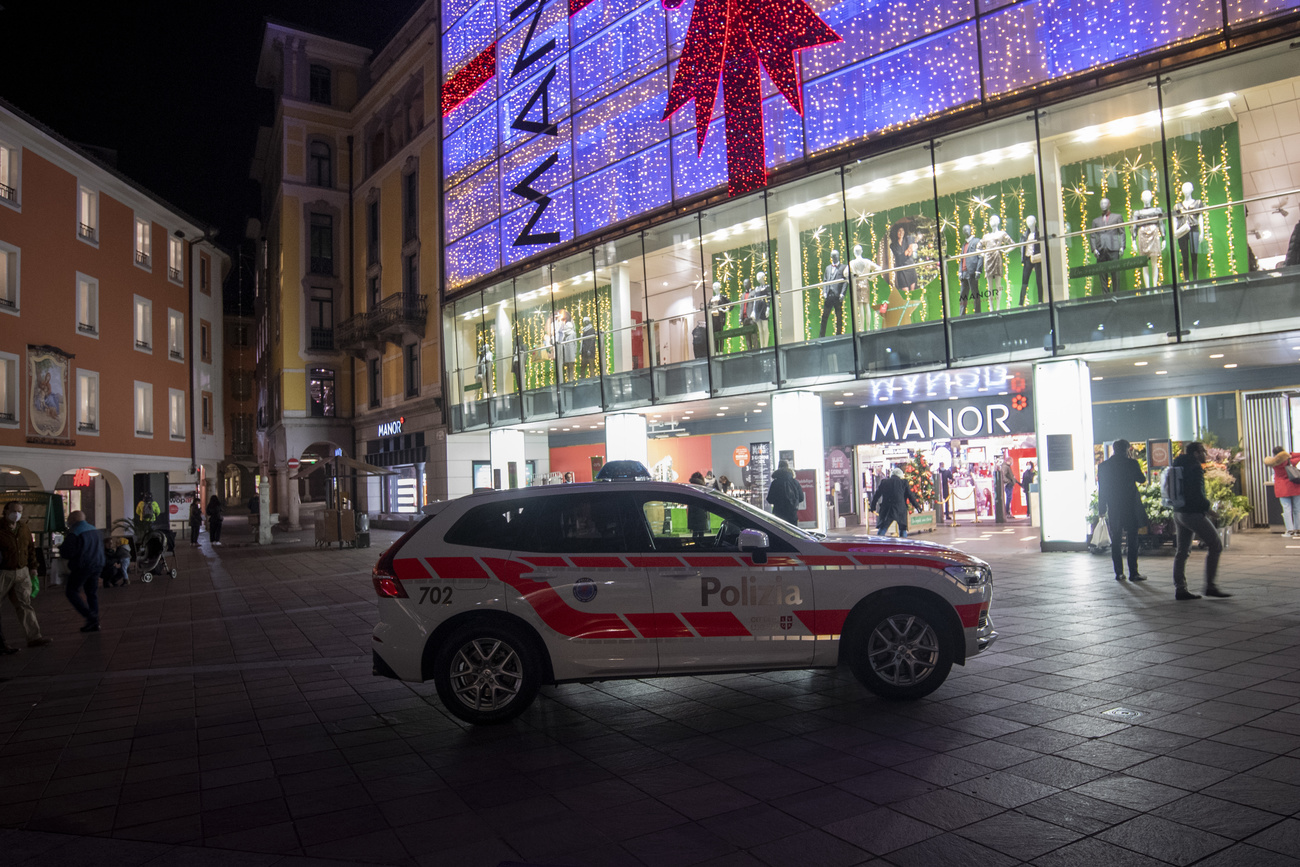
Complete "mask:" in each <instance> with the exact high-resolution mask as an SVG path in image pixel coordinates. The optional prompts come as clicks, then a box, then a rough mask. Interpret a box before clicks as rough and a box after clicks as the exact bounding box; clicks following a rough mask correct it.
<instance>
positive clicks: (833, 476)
mask: <svg viewBox="0 0 1300 867" xmlns="http://www.w3.org/2000/svg"><path fill="white" fill-rule="evenodd" d="M826 484H827V487H829V488H830V490H831V491H835V486H836V485H837V484H838V485H839V486H840V487H839V490H838V491H835V505H836V508H837V509H838V510H839V513H840V514H841V515H847V514H849V513H851V512H852V511H853V450H852V448H851V447H849V446H833V447H832V448H830V449H828V450H827V451H826Z"/></svg>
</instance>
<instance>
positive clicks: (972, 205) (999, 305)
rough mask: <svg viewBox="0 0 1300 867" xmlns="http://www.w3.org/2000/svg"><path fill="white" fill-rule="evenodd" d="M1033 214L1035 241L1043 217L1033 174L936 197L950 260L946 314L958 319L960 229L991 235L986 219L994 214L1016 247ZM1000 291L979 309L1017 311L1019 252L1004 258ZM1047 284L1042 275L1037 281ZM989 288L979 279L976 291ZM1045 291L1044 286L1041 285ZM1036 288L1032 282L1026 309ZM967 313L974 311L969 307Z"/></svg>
mask: <svg viewBox="0 0 1300 867" xmlns="http://www.w3.org/2000/svg"><path fill="white" fill-rule="evenodd" d="M1031 214H1032V215H1033V216H1035V217H1037V218H1038V226H1039V229H1038V231H1039V236H1040V237H1041V236H1042V225H1043V218H1042V216H1041V215H1040V214H1039V213H1038V190H1037V187H1036V186H1035V185H1034V176H1033V175H1022V176H1021V177H1018V178H1010V179H1008V180H1005V181H999V182H997V183H992V184H985V185H983V186H980V187H972V188H971V189H968V190H962V191H960V192H957V193H950V194H948V195H944V196H940V197H939V218H940V221H941V225H942V229H943V251H944V255H945V256H947V257H948V259H947V261H946V262H945V263H944V264H945V267H946V268H947V271H948V314H949V315H950V316H957V315H959V314H960V311H961V303H960V298H961V280H960V279H959V277H958V273H957V272H958V269H959V267H960V263H959V262H958V260H957V256H958V254H959V253H960V252H961V248H962V245H963V243H964V241H965V238H963V237H962V234H961V229H962V226H970V227H971V228H972V229H973V230H974V232H975V234H976V235H977V236H979V237H983V236H984V235H986V234H988V232H989V218H990V217H992V216H994V215H997V217H998V218H999V219H1000V220H1001V221H1002V230H1003V231H1005V232H1006V233H1007V234H1008V235H1010V236H1011V240H1012V241H1014V242H1016V243H1019V242H1020V235H1021V233H1022V232H1024V230H1025V228H1026V227H1025V217H1028V216H1030V215H1031ZM1002 260H1003V263H1004V265H1005V267H1004V268H1003V273H1004V275H1005V276H1004V280H1003V287H1004V288H1003V291H1002V292H1001V293H999V297H996V298H991V299H990V298H988V297H985V298H983V303H982V304H981V309H982V310H1009V309H1011V308H1013V307H1018V306H1020V279H1021V270H1022V268H1021V256H1020V251H1019V250H1007V251H1005V252H1004V253H1003V254H1002ZM1041 279H1042V280H1046V279H1047V277H1046V275H1045V274H1043V275H1042V277H1041ZM986 289H987V283H986V281H985V279H984V277H983V275H982V274H981V276H980V291H981V292H984V291H986ZM1043 290H1044V291H1046V286H1043ZM1038 292H1039V287H1038V286H1037V285H1035V283H1034V282H1033V280H1032V278H1031V280H1030V283H1029V292H1028V295H1027V296H1026V298H1025V304H1026V305H1029V304H1037V303H1038V302H1039V300H1040V299H1039V297H1038ZM966 309H967V312H971V311H973V310H974V305H973V304H971V303H968V305H967V308H966Z"/></svg>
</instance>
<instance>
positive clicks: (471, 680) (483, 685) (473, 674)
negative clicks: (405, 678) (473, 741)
mask: <svg viewBox="0 0 1300 867" xmlns="http://www.w3.org/2000/svg"><path fill="white" fill-rule="evenodd" d="M540 671H541V664H540V663H539V661H538V659H537V653H536V651H535V650H534V648H533V645H532V643H531V642H530V641H528V639H527V638H526V637H525V636H524V635H523V634H522V633H521V632H520V631H519V630H517V629H512V628H510V627H509V626H497V625H492V624H473V623H471V624H468V625H466V626H463V627H461V628H460V629H457V630H456V631H455V632H453V633H452V634H451V635H450V636H448V638H447V640H446V641H444V642H443V643H442V646H441V647H440V648H439V649H438V653H437V656H436V657H435V658H434V663H433V681H434V683H435V684H436V685H437V687H438V697H439V698H441V699H442V703H443V704H444V705H446V707H447V710H449V711H451V712H452V713H453V714H455V715H456V716H458V717H460V718H461V719H463V720H465V721H466V722H471V723H474V724H476V725H488V724H491V723H500V722H505V721H507V720H511V719H514V718H515V717H517V716H519V714H521V713H523V712H524V711H525V710H526V709H527V708H528V706H529V705H530V704H532V703H533V699H534V698H536V696H537V689H538V687H539V686H540V684H541V678H540Z"/></svg>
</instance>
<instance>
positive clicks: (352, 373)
mask: <svg viewBox="0 0 1300 867" xmlns="http://www.w3.org/2000/svg"><path fill="white" fill-rule="evenodd" d="M353 158H354V155H353V153H352V136H351V135H349V136H348V319H351V318H352V317H353V316H355V315H356V306H357V302H356V289H357V279H356V277H357V263H356V261H355V260H354V257H353V254H354V252H355V251H356V223H355V220H356V208H355V206H354V204H353V202H354V197H353V193H354V187H355V183H354V181H355V179H354V177H353V174H354V172H353ZM348 390H349V392H350V393H351V395H352V456H353V457H354V458H356V459H357V460H360V459H361V453H360V452H359V451H358V449H357V425H356V415H357V360H356V358H354V357H353V355H352V353H348ZM353 478H354V481H353V483H352V506H353V508H354V509H355V508H356V507H357V506H358V505H360V503H361V498H360V496H358V495H359V493H360V491H358V490H357V483H356V481H355V475H354V477H353ZM369 507H370V504H369V503H366V508H367V510H369Z"/></svg>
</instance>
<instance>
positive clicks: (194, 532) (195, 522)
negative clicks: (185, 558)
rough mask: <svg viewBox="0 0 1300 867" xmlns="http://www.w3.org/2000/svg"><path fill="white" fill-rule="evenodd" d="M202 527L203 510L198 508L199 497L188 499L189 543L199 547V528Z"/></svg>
mask: <svg viewBox="0 0 1300 867" xmlns="http://www.w3.org/2000/svg"><path fill="white" fill-rule="evenodd" d="M201 529H203V510H202V509H200V508H199V498H198V497H197V496H196V497H195V498H194V499H192V500H190V545H191V547H194V548H197V547H199V530H201Z"/></svg>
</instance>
